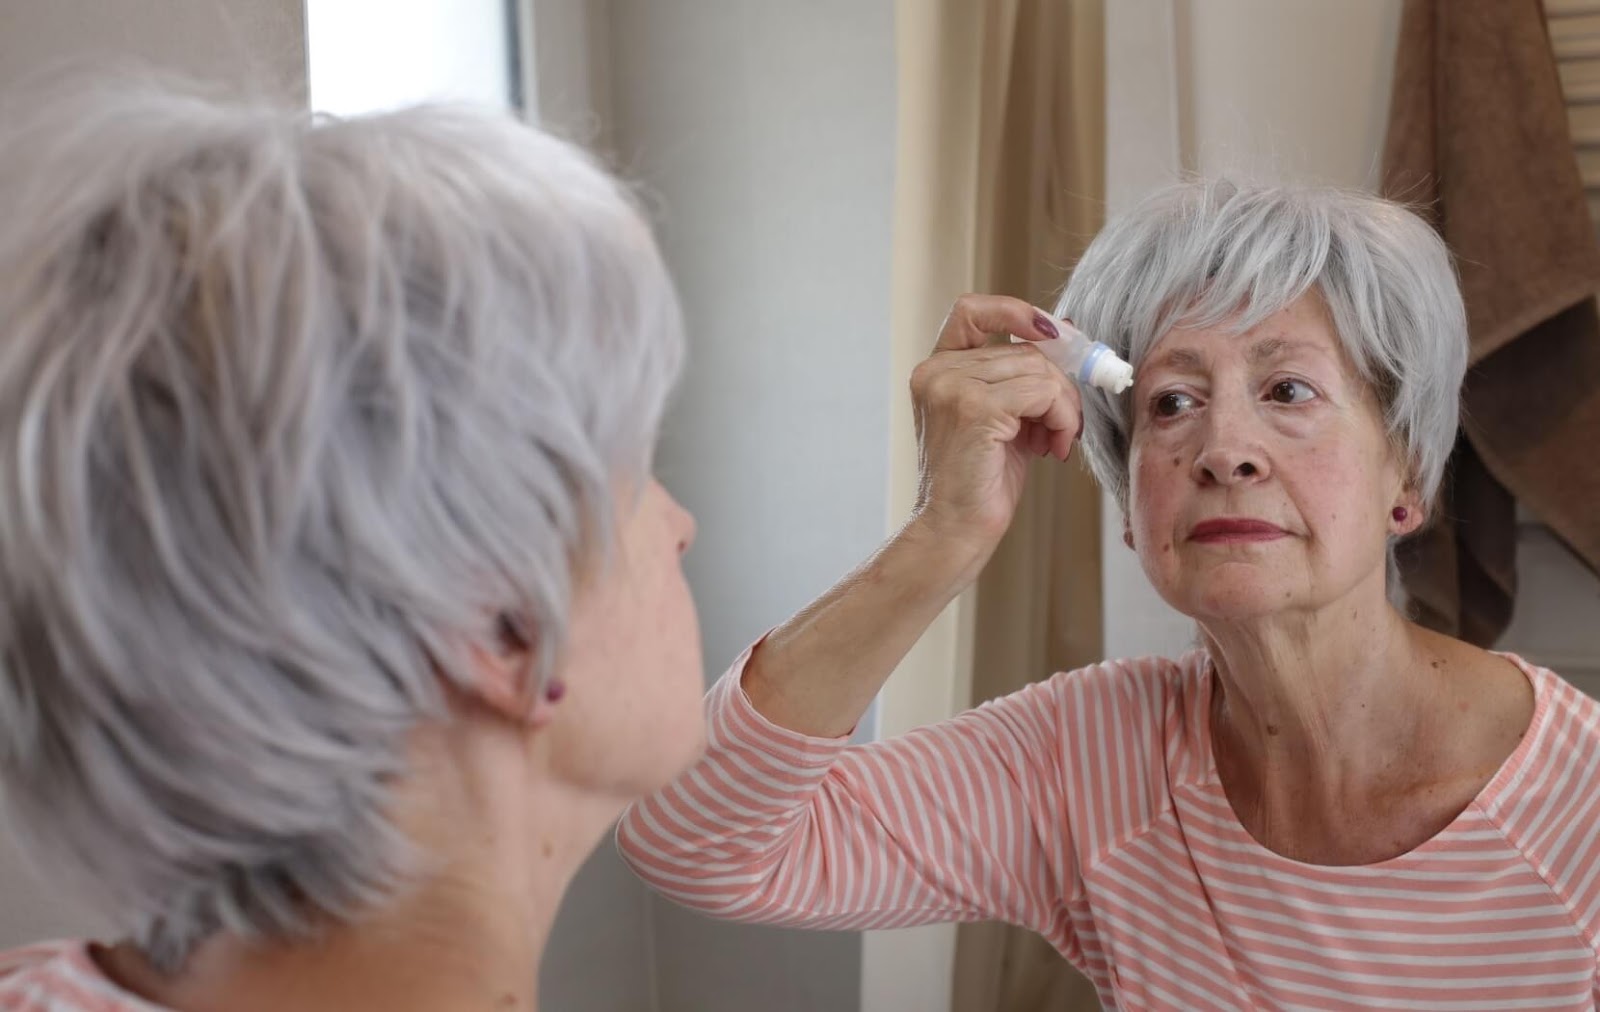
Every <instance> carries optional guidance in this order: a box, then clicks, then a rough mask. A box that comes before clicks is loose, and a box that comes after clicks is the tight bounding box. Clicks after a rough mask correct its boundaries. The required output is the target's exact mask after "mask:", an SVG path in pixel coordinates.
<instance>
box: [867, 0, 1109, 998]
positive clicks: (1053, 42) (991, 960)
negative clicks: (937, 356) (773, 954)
mask: <svg viewBox="0 0 1600 1012" xmlns="http://www.w3.org/2000/svg"><path fill="white" fill-rule="evenodd" d="M896 16H897V17H899V18H902V19H908V18H909V19H916V21H915V23H914V25H913V26H914V27H915V28H917V29H919V30H917V31H906V28H907V27H908V25H907V24H904V23H903V24H902V31H901V36H900V37H901V38H902V39H905V38H912V37H914V38H918V39H921V40H924V42H925V44H930V45H932V46H933V47H934V48H935V49H936V50H937V52H936V53H934V54H929V53H917V54H901V58H902V60H906V59H912V60H915V61H918V62H923V61H927V60H928V59H929V58H930V55H931V56H932V58H933V65H935V66H937V67H938V68H939V73H938V74H937V75H927V76H923V77H921V78H918V77H916V76H915V75H908V74H907V73H904V72H903V73H902V74H901V77H900V80H901V86H902V87H903V88H904V87H908V86H910V87H923V88H926V89H929V90H930V91H931V90H937V92H938V93H939V94H940V95H941V96H944V97H945V98H948V101H945V100H943V99H941V100H940V101H939V102H937V103H936V104H934V103H929V102H919V101H918V98H919V97H931V96H910V101H909V102H908V100H907V97H906V96H902V99H901V103H900V108H901V110H902V114H905V111H906V110H907V109H908V108H912V109H921V110H929V109H932V110H934V111H933V112H932V113H931V114H932V115H936V116H937V117H938V118H939V123H938V124H937V128H936V129H934V130H932V131H931V132H930V131H928V130H927V126H928V125H927V124H925V123H922V124H910V126H911V127H912V128H913V129H918V130H920V131H922V132H923V133H925V134H929V133H931V135H932V136H936V137H937V138H938V144H937V150H934V151H929V150H927V149H922V150H920V151H918V152H916V153H915V154H916V157H919V158H930V159H932V160H934V164H932V165H928V164H923V165H906V164H902V165H901V166H900V167H899V169H898V172H899V174H900V178H901V180H905V179H907V178H908V177H910V178H914V179H915V180H916V181H917V184H918V185H919V186H921V187H926V188H927V189H928V191H929V192H930V193H938V194H939V195H940V202H939V204H938V206H937V207H928V208H926V209H925V210H926V211H927V212H928V213H931V214H933V215H934V217H935V220H934V221H933V223H932V224H933V228H932V229H931V230H929V229H927V225H928V223H927V222H921V223H920V225H918V224H913V223H907V222H905V221H904V220H897V226H896V227H897V231H900V232H901V233H902V234H901V235H897V237H896V258H897V265H896V272H897V274H899V275H900V277H901V281H900V283H899V292H898V293H897V298H901V299H903V298H907V297H910V296H912V295H914V296H915V297H917V298H927V299H933V300H934V301H935V304H936V305H937V307H938V311H939V312H940V313H942V311H943V309H944V308H946V307H947V306H948V305H949V302H950V301H951V300H952V299H954V298H955V296H957V295H959V294H960V293H961V292H962V291H967V290H972V291H985V292H997V293H1002V294H1007V295H1015V296H1019V297H1022V298H1026V299H1028V300H1030V301H1032V302H1034V303H1036V304H1039V305H1043V306H1046V307H1049V306H1050V305H1051V304H1052V303H1053V302H1054V301H1055V297H1056V295H1057V294H1058V293H1059V291H1060V289H1061V287H1062V286H1063V285H1064V284H1065V281H1066V277H1067V272H1068V271H1069V269H1070V268H1071V266H1072V265H1073V263H1075V262H1076V260H1077V258H1078V256H1079V255H1080V254H1081V253H1082V251H1083V248H1084V247H1085V246H1086V245H1087V244H1088V242H1089V240H1090V239H1091V238H1093V236H1094V233H1095V232H1096V231H1097V230H1098V229H1099V227H1100V225H1101V222H1102V220H1103V215H1104V196H1105V53H1104V50H1105V47H1104V40H1105V28H1104V20H1105V9H1104V0H981V2H975V0H902V2H901V3H900V4H899V5H898V7H897V9H896ZM907 126H908V125H907V124H904V123H903V124H902V128H901V129H902V131H904V130H906V129H907ZM901 154H902V157H905V156H906V155H907V150H906V147H905V146H904V145H902V147H901ZM929 172H932V173H933V175H934V176H935V177H937V179H936V182H935V183H934V184H933V185H931V186H929V184H928V173H929ZM902 210H904V209H903V208H902ZM912 232H915V233H916V234H917V235H920V236H922V237H923V238H924V241H926V242H930V243H931V244H932V248H912V249H907V248H906V247H905V246H903V245H902V244H903V243H904V242H907V241H914V240H912V237H911V235H910V233H912ZM902 250H905V251H906V253H907V257H906V259H905V260H902V257H901V253H902ZM908 263H909V265H910V268H916V269H917V277H915V278H907V277H906V276H905V273H904V272H905V271H906V270H908V269H909V268H908ZM897 305H898V303H897ZM932 333H933V331H932V330H928V331H927V336H926V338H925V340H927V341H931V335H932ZM922 351H923V354H925V353H926V346H924V348H923V349H922ZM1099 525H1100V493H1099V490H1098V489H1097V487H1096V486H1095V484H1094V482H1093V480H1092V479H1091V478H1090V476H1089V474H1088V472H1087V470H1086V469H1085V468H1084V467H1083V466H1082V465H1081V463H1079V462H1078V461H1076V460H1074V461H1071V462H1069V463H1067V464H1066V465H1062V464H1059V463H1054V462H1050V461H1039V462H1036V463H1035V464H1034V466H1033V468H1032V473H1031V474H1030V476H1029V481H1028V488H1027V491H1026V493H1025V495H1024V497H1023V500H1022V503H1021V505H1020V506H1019V508H1018V511H1017V516H1016V519H1015V521H1014V522H1013V523H1012V526H1011V530H1010V532H1009V533H1008V534H1007V535H1006V537H1005V539H1004V541H1003V542H1002V543H1001V545H1000V547H999V549H998V550H997V552H996V553H995V556H994V559H993V560H992V561H991V562H990V564H989V566H988V567H987V569H986V570H985V571H984V574H983V576H982V578H981V579H980V581H979V583H978V586H977V589H976V593H975V595H974V596H972V597H971V598H969V599H967V600H966V601H964V602H963V607H965V608H966V609H967V610H968V615H967V621H968V622H969V623H970V626H969V627H968V628H969V631H968V633H967V635H968V636H969V637H970V643H969V644H968V647H969V650H970V657H971V658H972V661H971V671H970V685H971V689H970V693H968V694H966V698H964V699H962V700H961V702H963V703H964V704H966V705H972V704H976V703H979V702H982V701H984V700H986V699H991V698H994V697H995V696H1000V695H1004V694H1006V693H1009V692H1012V691H1015V690H1017V689H1020V688H1022V687H1023V686H1024V685H1026V684H1027V683H1029V682H1031V681H1035V680H1038V679H1041V678H1046V677H1048V676H1049V675H1051V674H1053V673H1054V672H1056V671H1061V670H1067V669H1071V668H1074V667H1079V666H1082V665H1084V664H1088V663H1092V662H1095V661H1098V660H1100V659H1101V657H1102V653H1101V642H1102V635H1101V630H1102V622H1101V590H1100V585H1101V573H1100V534H1099ZM952 996H953V999H952V1009H953V1012H1043V1010H1052V1012H1063V1010H1076V1009H1096V1008H1098V1007H1099V1003H1098V1000H1097V998H1096V997H1095V994H1094V991H1093V989H1092V988H1091V987H1090V986H1089V984H1088V982H1087V981H1085V980H1084V979H1083V978H1081V977H1080V976H1079V975H1078V974H1077V973H1076V972H1075V971H1073V970H1072V969H1071V967H1069V966H1068V965H1067V963H1066V962H1065V960H1063V959H1062V958H1061V956H1060V955H1059V954H1057V953H1056V952H1055V951H1054V950H1053V949H1051V948H1050V946H1049V945H1048V944H1046V943H1045V942H1044V941H1043V940H1042V939H1040V938H1039V937H1038V936H1036V935H1033V934H1032V933H1030V932H1026V931H1023V930H1021V929H1017V928H1011V927H1008V926H1005V925H996V924H978V925H963V926H962V927H961V928H960V929H959V933H958V936H957V947H956V961H955V979H954V981H953V989H952Z"/></svg>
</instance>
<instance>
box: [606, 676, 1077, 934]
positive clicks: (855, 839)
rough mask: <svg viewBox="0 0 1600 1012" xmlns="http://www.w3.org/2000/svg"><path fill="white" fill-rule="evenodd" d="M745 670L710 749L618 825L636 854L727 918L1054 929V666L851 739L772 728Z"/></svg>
mask: <svg viewBox="0 0 1600 1012" xmlns="http://www.w3.org/2000/svg"><path fill="white" fill-rule="evenodd" d="M737 670H738V669H737V666H736V668H735V671H734V672H730V674H729V676H727V677H726V678H724V680H723V681H722V682H719V683H718V685H717V687H716V688H714V689H713V691H712V693H711V695H710V696H709V697H708V704H709V711H710V712H709V719H710V734H709V740H710V749H709V751H708V753H707V755H706V757H705V759H704V760H702V761H701V763H700V764H699V765H697V766H696V767H695V768H694V769H692V770H691V771H690V772H689V773H688V774H686V775H685V776H684V777H683V778H680V780H679V781H678V782H677V783H676V784H674V785H673V786H672V787H670V788H668V789H667V790H666V791H663V792H661V793H660V794H658V795H656V796H655V797H653V798H650V799H648V800H646V801H644V802H641V803H640V804H639V805H636V806H635V807H634V808H633V809H631V810H630V811H629V813H628V814H627V815H626V816H625V817H624V820H623V823H622V825H621V827H620V828H619V830H618V839H619V843H620V846H621V847H622V849H623V852H624V855H625V856H626V857H627V859H628V861H629V863H630V864H632V865H633V866H634V868H635V869H636V870H637V871H638V872H639V873H640V875H641V876H643V877H644V878H645V879H646V880H647V881H649V882H650V883H651V884H652V885H654V886H655V887H656V888H658V889H660V890H661V891H663V892H664V893H666V894H667V895H669V896H671V897H673V898H675V899H677V900H679V901H680V902H684V903H687V904H689V905H691V906H694V907H697V908H699V909H702V910H705V911H706V912H708V913H713V914H716V915H719V916H725V917H736V918H741V919H748V920H756V921H762V922H767V923H787V924H801V925H806V926H811V927H838V928H867V927H887V926H900V925H908V924H915V923H929V922H936V921H950V920H975V919H987V918H994V919H1003V920H1007V921H1011V922H1014V923H1020V924H1024V925H1026V926H1028V927H1031V928H1034V929H1035V930H1039V931H1042V932H1046V933H1050V932H1051V931H1052V930H1053V929H1055V928H1058V927H1059V926H1060V925H1061V924H1063V923H1065V917H1064V914H1063V913H1062V908H1063V906H1064V904H1065V903H1066V902H1067V901H1068V900H1070V899H1071V898H1072V897H1073V896H1074V895H1075V894H1076V892H1077V890H1078V889H1079V886H1080V884H1079V881H1078V878H1077V868H1078V864H1079V862H1078V860H1077V858H1076V856H1075V853H1074V847H1073V839H1072V838H1073V832H1074V827H1073V825H1072V821H1073V819H1072V817H1071V814H1070V813H1071V812H1073V811H1076V810H1079V809H1080V807H1081V806H1080V805H1078V804H1075V803H1073V799H1071V798H1069V797H1068V796H1067V795H1068V793H1070V791H1071V790H1072V788H1071V787H1070V784H1071V783H1072V781H1073V780H1074V774H1073V773H1072V771H1071V769H1069V766H1071V765H1073V764H1072V760H1071V755H1072V750H1071V749H1069V748H1068V747H1067V743H1065V742H1064V741H1063V740H1062V735H1063V727H1064V726H1066V724H1067V722H1066V721H1065V720H1064V719H1063V714H1062V712H1061V708H1062V705H1063V700H1064V699H1067V698H1068V697H1069V695H1070V694H1069V693H1068V692H1067V688H1068V686H1069V685H1070V684H1071V683H1070V682H1069V681H1067V680H1069V679H1073V678H1075V677H1077V676H1076V675H1058V676H1056V677H1055V678H1053V679H1051V680H1049V681H1047V682H1041V683H1036V684H1034V685H1031V686H1029V687H1028V688H1026V689H1023V690H1022V691H1020V692H1017V693H1014V694H1013V695H1011V696H1008V697H1005V698H1003V699H1000V700H996V701H994V702H992V703H988V704H986V705H984V706H982V707H980V708H978V709H976V710H973V711H969V712H967V713H964V714H962V715H960V716H958V717H956V718H954V719H952V720H948V721H945V722H942V723H940V724H937V725H933V726H930V727H926V728H922V729H919V730H917V731H913V732H911V733H910V734H907V735H904V736H901V737H898V738H895V739H892V740H890V741H885V742H879V743H874V744H870V745H864V746H856V747H847V746H846V745H845V744H844V743H843V741H842V740H838V739H815V738H807V737H805V736H803V735H797V734H795V733H793V732H790V731H787V730H785V729H783V728H778V727H775V726H773V725H771V724H769V723H767V722H766V721H765V720H764V719H763V718H762V717H761V716H760V714H759V713H757V712H756V711H755V710H754V708H753V707H752V706H750V704H749V701H748V699H746V698H744V697H743V694H742V692H741V691H740V690H739V687H738V679H737Z"/></svg>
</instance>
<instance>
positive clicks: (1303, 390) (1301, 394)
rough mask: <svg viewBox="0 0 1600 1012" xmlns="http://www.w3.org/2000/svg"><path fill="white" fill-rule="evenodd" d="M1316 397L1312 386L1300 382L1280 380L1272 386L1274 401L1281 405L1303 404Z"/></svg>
mask: <svg viewBox="0 0 1600 1012" xmlns="http://www.w3.org/2000/svg"><path fill="white" fill-rule="evenodd" d="M1315 396H1317V392H1316V391H1315V390H1313V389H1311V386H1310V384H1308V383H1302V382H1301V381H1300V380H1279V381H1278V382H1277V383H1274V384H1273V385H1272V399H1273V400H1274V401H1277V402H1278V403H1279V404H1302V403H1304V402H1306V401H1309V400H1311V398H1313V397H1315Z"/></svg>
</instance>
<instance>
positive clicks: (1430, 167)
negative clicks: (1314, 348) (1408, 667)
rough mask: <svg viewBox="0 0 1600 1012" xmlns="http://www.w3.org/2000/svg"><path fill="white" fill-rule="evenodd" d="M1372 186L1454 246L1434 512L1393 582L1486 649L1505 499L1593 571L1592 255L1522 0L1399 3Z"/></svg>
mask: <svg viewBox="0 0 1600 1012" xmlns="http://www.w3.org/2000/svg"><path fill="white" fill-rule="evenodd" d="M1383 189H1384V193H1385V195H1386V196H1389V197H1392V198H1394V199H1397V200H1402V201H1406V202H1407V203H1409V204H1411V205H1413V206H1415V207H1416V208H1417V209H1418V210H1419V211H1420V212H1421V213H1423V214H1424V215H1425V216H1427V217H1428V218H1429V219H1430V220H1431V221H1432V222H1433V224H1434V225H1435V227H1437V228H1438V229H1439V232H1440V234H1442V235H1443V236H1444V238H1445V241H1446V242H1448V243H1449V245H1450V248H1451V250H1453V251H1454V253H1455V256H1456V262H1457V266H1458V269H1459V270H1460V274H1461V288H1462V294H1463V296H1464V297H1465V299H1466V306H1467V321H1468V328H1469V331H1470V335H1471V343H1472V351H1471V362H1472V366H1471V368H1470V370H1469V372H1468V374H1467V382H1466V387H1465V389H1464V391H1463V405H1462V406H1463V411H1462V437H1461V438H1460V439H1459V440H1458V441H1457V444H1456V449H1455V453H1454V456H1453V457H1452V460H1451V468H1450V474H1449V477H1448V478H1447V479H1446V484H1445V489H1444V494H1443V497H1442V501H1441V503H1440V511H1439V515H1438V517H1437V518H1436V522H1435V523H1434V524H1433V525H1432V527H1431V528H1430V529H1428V530H1426V531H1425V532H1423V533H1421V534H1419V535H1417V536H1416V537H1414V538H1412V539H1411V540H1410V541H1409V542H1407V543H1406V544H1404V545H1403V546H1402V548H1401V552H1400V565H1401V572H1402V575H1403V577H1404V581H1405V586H1406V590H1407V592H1408V593H1409V594H1410V595H1411V598H1412V602H1413V605H1414V606H1415V608H1416V609H1417V612H1418V617H1419V619H1420V620H1421V621H1423V622H1424V624H1427V625H1429V626H1432V627H1434V628H1437V629H1440V630H1442V631H1445V632H1449V633H1452V634H1456V635H1460V636H1462V637H1463V638H1465V639H1467V640H1469V641H1471V642H1474V643H1478V644H1480V645H1485V646H1487V645H1489V644H1491V643H1492V642H1494V640H1495V639H1497V638H1498V637H1499V635H1500V633H1501V632H1503V631H1504V630H1505V627H1506V625H1507V624H1508V623H1509V622H1510V619H1511V609H1512V604H1513V601H1514V599H1515V595H1516V536H1517V532H1516V509H1515V500H1517V499H1520V500H1521V501H1522V502H1523V503H1525V504H1526V505H1527V506H1528V508H1529V509H1530V510H1531V511H1532V512H1533V513H1534V514H1535V515H1536V516H1537V517H1538V518H1539V519H1540V520H1541V521H1543V522H1544V523H1545V524H1547V525H1548V526H1549V527H1550V529H1551V530H1552V531H1554V532H1555V533H1556V535H1557V536H1558V537H1560V538H1561V539H1562V540H1563V541H1564V542H1566V544H1567V545H1568V546H1569V547H1570V548H1572V550H1573V551H1574V552H1575V553H1576V554H1577V555H1578V557H1579V558H1580V559H1582V560H1583V561H1584V563H1585V564H1587V565H1588V566H1589V567H1590V568H1591V569H1594V570H1596V571H1597V572H1600V508H1597V504H1600V317H1597V315H1596V312H1595V302H1594V295H1595V293H1596V292H1597V291H1600V244H1597V243H1596V239H1595V230H1594V226H1593V224H1592V223H1591V221H1590V218H1589V210H1588V205H1587V203H1586V201H1585V198H1584V191H1583V182H1582V180H1581V179H1580V177H1579V172H1578V163H1577V158H1576V156H1575V155H1574V153H1573V148H1572V138H1571V135H1570V133H1569V130H1568V125H1567V110H1566V103H1565V101H1564V97H1563V94H1562V88H1561V81H1560V78H1559V77H1558V75H1557V70H1556V62H1555V57H1554V54H1553V52H1552V49H1551V43H1550V36H1549V32H1548V29H1547V28H1546V24H1545V14H1544V9H1543V7H1542V5H1541V4H1540V3H1539V2H1538V0H1407V2H1406V4H1405V7H1404V9H1403V12H1402V15H1401V23H1400V39H1399V50H1398V53H1397V56H1396V61H1395V77H1394V95H1393V100H1392V104H1391V107H1390V115H1389V131H1388V137H1387V140H1386V144H1385V148H1384V164H1383Z"/></svg>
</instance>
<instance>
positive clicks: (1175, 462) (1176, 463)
mask: <svg viewBox="0 0 1600 1012" xmlns="http://www.w3.org/2000/svg"><path fill="white" fill-rule="evenodd" d="M1172 466H1173V467H1182V466H1183V458H1182V457H1173V458H1172Z"/></svg>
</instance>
